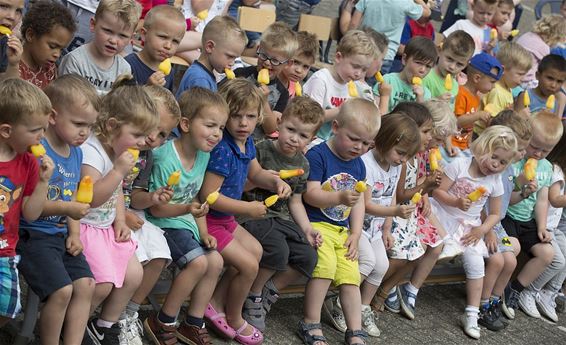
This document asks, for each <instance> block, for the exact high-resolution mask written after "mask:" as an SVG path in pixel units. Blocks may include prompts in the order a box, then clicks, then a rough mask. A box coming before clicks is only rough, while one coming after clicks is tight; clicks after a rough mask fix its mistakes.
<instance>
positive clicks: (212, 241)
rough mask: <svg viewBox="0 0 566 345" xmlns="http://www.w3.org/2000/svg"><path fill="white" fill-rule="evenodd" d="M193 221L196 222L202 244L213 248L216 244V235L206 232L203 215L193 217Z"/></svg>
mask: <svg viewBox="0 0 566 345" xmlns="http://www.w3.org/2000/svg"><path fill="white" fill-rule="evenodd" d="M195 223H197V227H198V233H199V236H200V241H201V242H202V244H204V245H205V246H206V248H208V249H215V248H216V245H217V243H216V237H214V236H212V235H210V234H209V233H208V227H207V226H206V218H204V217H198V218H195Z"/></svg>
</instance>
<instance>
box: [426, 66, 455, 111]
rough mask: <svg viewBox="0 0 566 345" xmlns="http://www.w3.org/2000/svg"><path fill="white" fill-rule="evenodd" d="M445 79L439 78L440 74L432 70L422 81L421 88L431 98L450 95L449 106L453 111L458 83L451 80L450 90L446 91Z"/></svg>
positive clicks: (453, 79)
mask: <svg viewBox="0 0 566 345" xmlns="http://www.w3.org/2000/svg"><path fill="white" fill-rule="evenodd" d="M444 80H445V78H443V77H441V76H440V74H438V72H437V71H436V69H433V70H432V71H430V72H429V73H428V74H427V75H426V77H424V79H423V86H424V87H426V88H427V89H429V91H430V96H431V97H439V96H441V95H443V94H445V93H447V92H450V94H451V95H452V96H451V97H450V106H451V107H452V109H454V103H455V101H456V95H458V82H457V81H456V78H454V77H453V78H452V90H446V88H445V87H444Z"/></svg>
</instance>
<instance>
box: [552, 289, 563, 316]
mask: <svg viewBox="0 0 566 345" xmlns="http://www.w3.org/2000/svg"><path fill="white" fill-rule="evenodd" d="M554 301H555V302H556V311H557V312H559V313H564V312H565V311H566V296H564V294H563V293H562V292H559V293H558V295H556V298H555V299H554Z"/></svg>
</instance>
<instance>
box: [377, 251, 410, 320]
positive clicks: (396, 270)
mask: <svg viewBox="0 0 566 345" xmlns="http://www.w3.org/2000/svg"><path fill="white" fill-rule="evenodd" d="M415 264H416V261H407V260H399V259H390V260H389V269H388V270H387V273H385V277H384V278H383V281H382V282H381V286H380V289H381V290H382V291H383V292H384V293H385V296H387V293H388V292H389V290H391V289H392V288H393V287H394V286H396V285H397V284H399V282H400V281H401V280H403V278H405V276H406V275H407V273H409V272H410V271H411V269H412V268H413V267H414V265H415ZM384 301H385V299H384V296H383V295H381V296H380V295H379V294H377V295H375V298H374V299H373V301H372V306H373V307H374V308H375V309H377V310H381V308H382V306H383V302H384Z"/></svg>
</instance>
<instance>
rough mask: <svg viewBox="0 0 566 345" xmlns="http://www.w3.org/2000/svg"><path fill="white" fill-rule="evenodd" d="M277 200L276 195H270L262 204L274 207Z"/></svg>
mask: <svg viewBox="0 0 566 345" xmlns="http://www.w3.org/2000/svg"><path fill="white" fill-rule="evenodd" d="M277 200H279V196H278V195H277V194H275V195H272V196H270V197H269V198H267V199H265V200H264V201H263V203H264V204H265V206H267V207H271V206H273V205H275V203H276V202H277Z"/></svg>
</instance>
